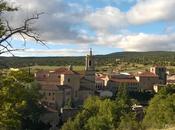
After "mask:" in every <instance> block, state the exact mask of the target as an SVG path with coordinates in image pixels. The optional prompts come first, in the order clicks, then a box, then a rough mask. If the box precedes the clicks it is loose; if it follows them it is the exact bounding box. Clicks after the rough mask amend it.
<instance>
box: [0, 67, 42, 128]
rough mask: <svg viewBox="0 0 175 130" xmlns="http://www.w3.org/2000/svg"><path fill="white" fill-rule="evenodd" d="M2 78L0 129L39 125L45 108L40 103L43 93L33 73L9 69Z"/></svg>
mask: <svg viewBox="0 0 175 130" xmlns="http://www.w3.org/2000/svg"><path fill="white" fill-rule="evenodd" d="M0 79H1V80H0V99H1V100H0V104H1V105H0V115H1V116H0V129H3V130H12V129H13V130H20V129H29V128H32V127H38V126H39V123H38V121H39V117H40V114H42V112H44V109H43V107H42V106H41V105H40V104H39V103H38V102H39V99H40V98H41V95H40V93H39V87H38V85H37V84H36V83H35V82H33V77H32V75H29V74H28V73H27V72H26V71H22V70H19V71H7V72H6V73H4V74H3V75H1V77H0ZM33 124H35V125H36V126H34V125H33ZM28 125H29V126H28Z"/></svg>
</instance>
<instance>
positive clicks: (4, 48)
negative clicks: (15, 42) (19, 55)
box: [0, 13, 46, 55]
mask: <svg viewBox="0 0 175 130" xmlns="http://www.w3.org/2000/svg"><path fill="white" fill-rule="evenodd" d="M42 14H43V13H37V14H36V15H34V16H33V17H31V18H28V19H26V20H25V21H24V25H23V26H20V27H17V28H12V27H11V26H10V24H9V22H8V21H7V20H6V21H5V23H6V24H5V27H6V28H5V30H3V31H4V33H2V34H1V35H0V55H1V54H3V53H7V52H9V53H11V52H12V51H16V50H18V49H13V46H12V44H11V42H9V41H8V40H9V38H11V37H12V36H14V35H16V34H19V35H20V36H21V37H22V38H23V40H24V45H26V37H28V38H31V39H33V40H35V41H36V42H38V43H41V44H42V45H44V46H46V44H45V43H44V41H43V40H41V39H40V36H39V34H38V33H36V32H34V31H33V30H34V29H33V28H32V27H31V24H32V23H31V21H34V20H37V19H39V17H40V15H42ZM11 54H12V53H11ZM12 55H13V54H12Z"/></svg>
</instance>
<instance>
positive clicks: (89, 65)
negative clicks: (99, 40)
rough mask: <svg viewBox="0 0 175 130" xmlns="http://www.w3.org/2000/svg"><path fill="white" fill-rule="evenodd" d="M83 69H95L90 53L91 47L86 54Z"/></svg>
mask: <svg viewBox="0 0 175 130" xmlns="http://www.w3.org/2000/svg"><path fill="white" fill-rule="evenodd" d="M85 71H95V63H94V57H93V55H92V49H91V48H90V53H89V55H87V56H86V65H85Z"/></svg>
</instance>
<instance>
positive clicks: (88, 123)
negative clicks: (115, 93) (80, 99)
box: [62, 97, 139, 130]
mask: <svg viewBox="0 0 175 130" xmlns="http://www.w3.org/2000/svg"><path fill="white" fill-rule="evenodd" d="M138 128H139V125H138V122H137V121H136V120H135V114H134V113H132V112H131V109H129V106H128V105H127V104H125V103H124V102H123V99H122V101H120V99H119V100H116V101H115V100H110V99H100V98H98V97H89V98H88V99H87V100H86V101H85V103H84V105H83V108H82V111H81V112H80V113H78V115H77V116H76V117H75V118H74V119H72V120H69V121H68V122H66V123H65V124H64V125H63V127H62V130H113V129H116V130H118V129H119V130H135V129H138Z"/></svg>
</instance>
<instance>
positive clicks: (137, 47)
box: [4, 0, 175, 56]
mask: <svg viewBox="0 0 175 130" xmlns="http://www.w3.org/2000/svg"><path fill="white" fill-rule="evenodd" d="M6 1H7V2H8V3H9V4H10V5H11V6H13V7H18V11H15V12H12V13H5V14H4V18H5V19H7V20H9V23H10V25H11V26H12V27H18V26H20V25H22V23H23V21H24V20H25V19H27V18H29V17H32V16H33V15H34V14H36V13H40V12H44V14H42V15H41V16H40V18H39V19H38V20H36V21H34V23H32V27H33V28H34V29H35V30H36V32H38V33H39V35H40V38H41V39H42V40H44V41H45V43H46V44H47V46H43V45H41V44H38V43H36V42H35V41H32V40H31V39H28V40H27V42H26V45H25V44H24V41H23V39H22V38H21V37H20V36H14V37H13V38H12V39H10V41H11V43H13V46H14V48H18V49H21V50H20V51H16V52H14V55H16V56H82V55H85V54H86V53H88V51H89V48H92V49H93V52H94V54H108V53H112V52H121V51H175V11H174V7H175V0H6ZM4 55H5V56H9V54H4Z"/></svg>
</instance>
